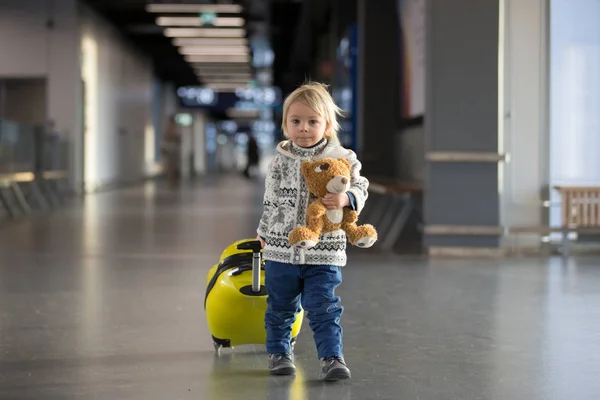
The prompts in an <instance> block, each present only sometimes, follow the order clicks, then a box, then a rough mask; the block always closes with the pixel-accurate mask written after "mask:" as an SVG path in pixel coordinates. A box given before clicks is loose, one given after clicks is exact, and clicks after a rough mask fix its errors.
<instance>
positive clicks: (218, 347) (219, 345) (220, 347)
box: [213, 342, 223, 355]
mask: <svg viewBox="0 0 600 400" xmlns="http://www.w3.org/2000/svg"><path fill="white" fill-rule="evenodd" d="M213 345H214V346H215V352H216V353H217V355H218V354H219V353H221V349H222V348H223V345H222V344H219V343H217V342H213Z"/></svg>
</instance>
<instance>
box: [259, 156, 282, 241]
mask: <svg viewBox="0 0 600 400" xmlns="http://www.w3.org/2000/svg"><path fill="white" fill-rule="evenodd" d="M278 159H279V157H277V156H275V157H274V158H273V159H272V160H271V162H269V167H268V170H267V176H266V179H265V193H264V196H263V213H262V216H261V218H260V221H259V223H258V229H257V230H256V233H258V235H259V236H260V237H261V238H263V239H264V238H266V237H267V234H268V232H269V226H270V224H271V220H272V216H273V213H274V212H276V210H277V208H278V207H279V199H278V193H279V186H280V183H281V168H280V166H279V162H278Z"/></svg>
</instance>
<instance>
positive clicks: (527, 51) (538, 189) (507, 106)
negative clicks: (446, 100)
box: [499, 0, 549, 246]
mask: <svg viewBox="0 0 600 400" xmlns="http://www.w3.org/2000/svg"><path fill="white" fill-rule="evenodd" d="M500 7H501V15H502V16H503V21H501V24H500V29H501V36H500V37H501V41H500V50H499V51H500V63H499V74H500V79H499V85H500V102H499V113H500V118H499V120H500V122H499V123H500V127H499V128H500V129H499V142H500V143H499V144H500V146H499V148H500V152H506V153H508V154H509V155H510V159H509V162H508V163H507V164H505V165H503V167H502V168H501V169H500V175H501V176H500V187H499V191H500V198H501V223H502V225H504V226H513V225H529V226H539V225H543V224H545V223H546V221H545V220H546V217H545V212H544V208H543V207H542V203H543V200H544V199H545V198H546V194H545V193H544V192H545V188H546V187H547V184H548V176H549V166H548V165H549V150H548V146H549V134H548V104H547V100H546V99H547V96H548V15H549V5H548V0H501V1H500ZM520 244H523V245H531V246H539V235H534V236H533V237H529V238H525V237H521V238H520Z"/></svg>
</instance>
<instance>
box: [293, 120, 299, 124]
mask: <svg viewBox="0 0 600 400" xmlns="http://www.w3.org/2000/svg"><path fill="white" fill-rule="evenodd" d="M299 122H300V121H298V120H297V119H293V120H292V124H297V123H299Z"/></svg>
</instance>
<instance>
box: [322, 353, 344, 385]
mask: <svg viewBox="0 0 600 400" xmlns="http://www.w3.org/2000/svg"><path fill="white" fill-rule="evenodd" d="M321 370H322V371H323V373H324V374H325V380H326V381H340V380H343V379H350V377H351V375H350V370H349V369H348V367H347V366H346V361H344V358H343V357H337V356H336V357H325V358H323V359H322V360H321Z"/></svg>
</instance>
